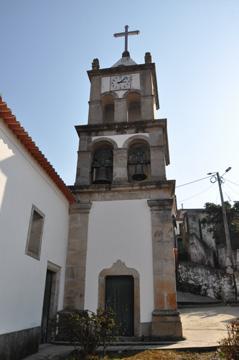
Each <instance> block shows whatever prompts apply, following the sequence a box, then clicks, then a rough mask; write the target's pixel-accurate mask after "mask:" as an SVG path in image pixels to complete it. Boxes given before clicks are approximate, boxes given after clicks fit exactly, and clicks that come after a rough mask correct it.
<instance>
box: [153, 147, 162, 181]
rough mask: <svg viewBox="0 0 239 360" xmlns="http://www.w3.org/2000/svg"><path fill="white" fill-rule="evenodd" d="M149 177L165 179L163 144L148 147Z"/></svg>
mask: <svg viewBox="0 0 239 360" xmlns="http://www.w3.org/2000/svg"><path fill="white" fill-rule="evenodd" d="M150 163H151V179H152V181H159V180H166V169H165V167H166V165H165V156H164V147H163V146H151V147H150Z"/></svg>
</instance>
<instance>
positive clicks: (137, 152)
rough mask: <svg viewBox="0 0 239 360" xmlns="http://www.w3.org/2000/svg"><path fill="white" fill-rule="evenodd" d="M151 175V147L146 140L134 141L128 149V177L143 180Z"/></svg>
mask: <svg viewBox="0 0 239 360" xmlns="http://www.w3.org/2000/svg"><path fill="white" fill-rule="evenodd" d="M149 176H150V149H149V145H148V144H147V143H146V142H143V141H140V142H136V143H133V144H132V145H131V146H130V147H129V150H128V179H129V181H143V180H147V179H149Z"/></svg>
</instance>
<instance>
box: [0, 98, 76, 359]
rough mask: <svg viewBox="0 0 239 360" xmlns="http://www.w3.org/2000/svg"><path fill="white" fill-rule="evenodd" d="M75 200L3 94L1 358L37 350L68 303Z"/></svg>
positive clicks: (0, 156)
mask: <svg viewBox="0 0 239 360" xmlns="http://www.w3.org/2000/svg"><path fill="white" fill-rule="evenodd" d="M73 201H74V198H73V196H72V194H71V193H70V191H69V190H68V188H67V187H66V186H65V184H64V183H63V181H62V180H61V179H60V177H59V176H58V175H57V174H56V172H55V170H54V169H53V168H52V166H51V165H50V164H49V162H48V161H47V160H46V158H45V157H44V156H43V154H42V153H41V152H40V150H39V149H38V148H37V147H36V145H35V144H34V142H33V141H32V140H31V138H30V137H29V135H28V134H27V133H26V132H25V131H24V129H23V128H22V127H21V125H20V123H19V122H18V121H17V120H16V118H15V117H14V116H13V115H12V113H11V111H10V110H9V109H8V108H7V105H6V104H5V103H4V102H3V101H2V99H1V98H0V249H1V251H0V289H1V291H0V359H11V353H14V351H15V349H17V353H18V354H19V358H21V357H24V356H26V355H27V354H28V353H31V352H34V351H36V350H37V347H38V343H39V338H40V332H41V337H42V339H43V340H44V337H45V336H46V332H47V326H48V317H49V316H50V315H51V314H52V313H54V312H55V311H56V310H57V309H62V307H63V295H64V279H65V262H66V252H67V238H68V217H69V215H68V213H69V204H70V203H72V202H73ZM44 294H45V295H44ZM44 297H45V298H44ZM43 304H44V306H43ZM41 328H42V330H41ZM9 349H10V350H11V351H10V352H9Z"/></svg>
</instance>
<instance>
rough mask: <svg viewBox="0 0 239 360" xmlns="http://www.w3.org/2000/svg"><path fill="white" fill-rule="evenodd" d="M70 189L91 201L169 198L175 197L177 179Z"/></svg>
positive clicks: (80, 197) (81, 197)
mask: <svg viewBox="0 0 239 360" xmlns="http://www.w3.org/2000/svg"><path fill="white" fill-rule="evenodd" d="M70 190H71V191H72V192H73V194H74V195H75V196H76V197H78V198H79V199H81V200H82V201H84V199H90V200H91V201H110V200H127V199H130V200H133V199H158V198H165V200H168V198H171V197H172V198H173V197H174V194H175V180H165V181H157V182H147V183H146V182H145V183H143V184H142V183H141V184H130V183H128V184H122V185H118V184H115V185H103V184H102V185H90V186H87V185H84V186H83V185H75V186H71V187H70ZM76 206H77V205H76Z"/></svg>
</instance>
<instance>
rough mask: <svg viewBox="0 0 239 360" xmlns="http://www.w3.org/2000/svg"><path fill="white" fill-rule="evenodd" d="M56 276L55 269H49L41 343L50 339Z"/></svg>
mask: <svg viewBox="0 0 239 360" xmlns="http://www.w3.org/2000/svg"><path fill="white" fill-rule="evenodd" d="M54 276H55V273H54V272H53V271H51V270H47V273H46V284H45V293H44V301H43V310H42V323H41V343H46V342H47V341H48V335H49V325H50V323H49V321H50V310H51V305H52V285H53V277H54Z"/></svg>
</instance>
